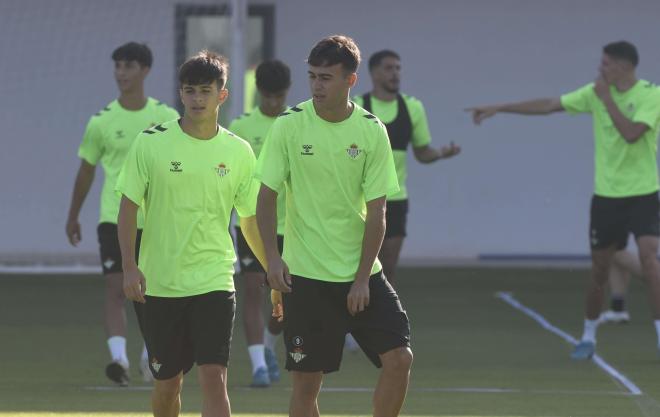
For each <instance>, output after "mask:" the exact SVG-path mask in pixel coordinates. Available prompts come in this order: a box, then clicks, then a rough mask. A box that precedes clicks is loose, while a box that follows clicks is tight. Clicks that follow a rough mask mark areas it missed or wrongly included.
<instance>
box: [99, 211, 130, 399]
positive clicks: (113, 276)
mask: <svg viewBox="0 0 660 417" xmlns="http://www.w3.org/2000/svg"><path fill="white" fill-rule="evenodd" d="M97 233H98V240H99V249H100V255H101V267H102V269H103V276H104V280H105V289H104V291H105V294H104V303H103V323H104V329H105V334H106V337H107V344H108V349H109V351H110V358H111V362H110V363H109V364H108V365H107V366H106V368H105V374H106V376H107V377H108V378H109V379H110V380H111V381H113V382H115V383H116V384H118V385H121V386H125V385H127V384H128V381H129V378H128V367H129V361H128V355H127V354H126V311H125V309H124V305H125V302H126V299H125V297H124V290H123V280H124V276H123V274H122V269H121V252H120V250H119V239H118V237H117V225H115V224H111V223H101V224H99V226H98V228H97Z"/></svg>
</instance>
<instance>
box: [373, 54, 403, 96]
mask: <svg viewBox="0 0 660 417" xmlns="http://www.w3.org/2000/svg"><path fill="white" fill-rule="evenodd" d="M371 78H372V80H373V82H374V84H375V85H378V86H380V87H382V88H383V89H384V90H385V91H387V92H389V93H398V92H399V84H400V81H401V61H399V60H398V59H396V58H394V57H391V56H388V57H386V58H383V60H382V61H380V64H379V65H376V66H375V67H374V68H373V69H372V70H371Z"/></svg>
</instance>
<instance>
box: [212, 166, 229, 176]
mask: <svg viewBox="0 0 660 417" xmlns="http://www.w3.org/2000/svg"><path fill="white" fill-rule="evenodd" d="M215 171H216V172H217V173H218V175H220V176H221V177H224V176H225V175H227V174H229V168H227V166H226V165H225V164H223V163H220V164H218V167H217V168H216V169H215Z"/></svg>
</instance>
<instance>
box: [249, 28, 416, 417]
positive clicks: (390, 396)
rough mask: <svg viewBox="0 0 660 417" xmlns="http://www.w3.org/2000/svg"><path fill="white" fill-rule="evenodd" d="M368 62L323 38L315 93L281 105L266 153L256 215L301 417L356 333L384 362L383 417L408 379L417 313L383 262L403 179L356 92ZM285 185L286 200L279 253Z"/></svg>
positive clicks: (314, 54)
mask: <svg viewBox="0 0 660 417" xmlns="http://www.w3.org/2000/svg"><path fill="white" fill-rule="evenodd" d="M359 62H360V51H359V50H358V47H357V45H356V44H355V43H354V41H353V40H352V39H350V38H348V37H346V36H331V37H328V38H325V39H323V40H321V41H320V42H319V43H317V44H316V46H315V47H314V48H313V49H312V51H311V52H310V54H309V57H308V58H307V63H308V74H309V82H310V90H311V94H312V99H311V100H308V101H305V102H303V103H301V104H299V105H297V106H295V107H292V108H290V109H288V110H287V111H286V112H284V113H282V115H281V116H280V117H279V118H278V119H277V121H276V122H275V123H274V124H273V126H272V127H271V129H270V131H269V133H268V138H267V140H266V144H265V145H264V149H263V150H262V152H261V155H260V157H259V164H258V168H257V175H258V177H259V178H260V179H261V182H262V185H261V191H260V193H259V202H258V205H257V217H258V221H259V230H260V231H261V235H262V237H263V239H264V247H265V249H266V254H267V259H268V262H267V263H268V282H269V283H270V285H271V288H273V289H274V290H277V291H283V292H284V295H283V302H284V342H285V345H286V349H287V362H286V368H287V369H288V370H289V371H291V377H292V381H293V392H292V395H291V401H290V409H289V415H290V416H292V417H311V416H318V415H319V410H318V405H317V401H316V400H317V398H318V394H319V391H320V388H321V383H322V380H323V373H327V372H333V371H336V370H338V369H339V365H340V362H341V357H342V352H343V345H344V337H345V335H346V333H348V332H351V333H352V334H353V336H354V337H355V339H356V340H357V341H358V343H359V344H360V346H361V347H362V350H363V351H364V352H365V353H366V355H367V356H368V357H369V359H370V360H371V361H372V362H373V363H374V364H375V365H376V366H379V367H380V366H382V368H383V369H382V372H381V375H380V378H379V380H378V384H377V386H376V391H375V393H374V415H375V416H396V415H398V413H399V410H400V409H401V406H402V405H403V401H404V398H405V395H406V391H407V387H408V378H409V374H410V366H411V364H412V352H411V350H410V326H409V323H408V317H407V315H406V313H405V310H403V308H402V306H401V303H400V302H399V298H398V296H397V294H396V292H395V291H394V289H393V288H392V286H391V285H390V284H389V283H388V282H387V280H386V279H385V278H384V276H383V274H382V267H381V264H380V262H379V261H378V259H377V255H378V251H379V249H380V245H381V243H382V241H383V236H384V234H385V198H386V196H387V195H391V194H393V193H396V192H397V191H398V190H399V187H398V183H397V178H396V170H395V168H394V161H393V158H392V150H391V148H390V145H389V139H388V137H387V130H386V129H385V126H383V124H382V123H381V122H380V121H379V120H378V119H377V118H376V117H375V116H374V115H372V114H371V113H369V112H367V111H366V110H364V109H362V108H361V107H359V106H357V105H356V104H354V103H353V102H351V101H350V100H349V99H348V98H349V92H350V89H351V87H352V86H354V85H355V82H356V80H357V74H356V71H357V67H358V65H359ZM280 193H286V204H287V207H286V208H287V211H286V225H285V230H284V236H285V237H286V238H285V239H284V252H283V255H282V256H280V253H279V251H278V248H277V238H276V236H277V210H276V199H277V195H278V194H280Z"/></svg>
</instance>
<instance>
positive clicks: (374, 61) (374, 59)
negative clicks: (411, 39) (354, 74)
mask: <svg viewBox="0 0 660 417" xmlns="http://www.w3.org/2000/svg"><path fill="white" fill-rule="evenodd" d="M385 58H396V59H398V60H399V61H401V57H400V56H399V54H397V53H396V52H394V51H392V50H390V49H383V50H382V51H378V52H376V53H375V54H373V55H371V56H370V57H369V71H371V70H372V69H374V67H377V66H378V65H380V63H381V62H383V59H385Z"/></svg>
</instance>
